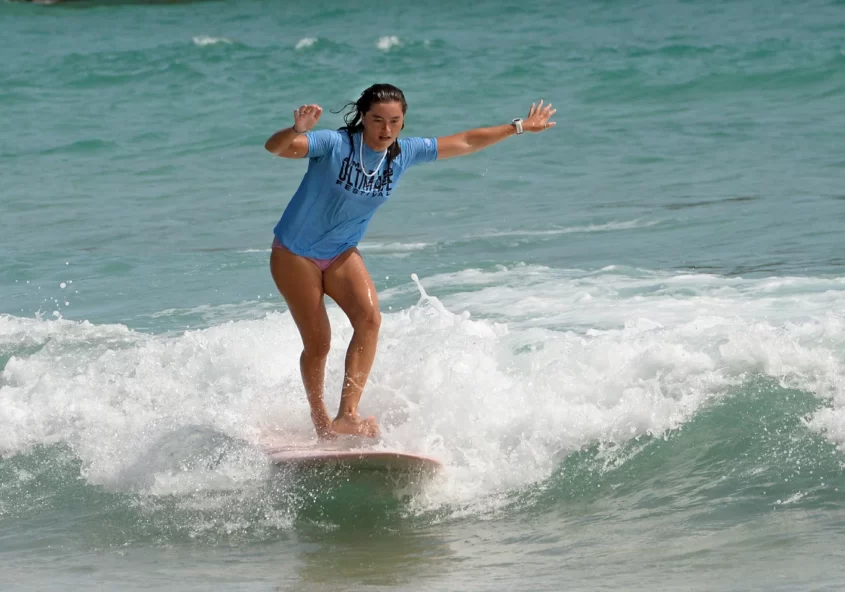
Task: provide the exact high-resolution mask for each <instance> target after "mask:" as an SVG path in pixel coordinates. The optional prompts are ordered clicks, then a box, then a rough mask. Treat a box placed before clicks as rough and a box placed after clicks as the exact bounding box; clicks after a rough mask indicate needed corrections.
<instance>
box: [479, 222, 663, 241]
mask: <svg viewBox="0 0 845 592" xmlns="http://www.w3.org/2000/svg"><path fill="white" fill-rule="evenodd" d="M657 224H660V220H640V219H636V220H626V221H622V222H608V223H606V224H587V225H584V226H568V227H565V228H549V229H545V230H505V231H500V232H490V233H485V234H482V235H480V236H481V237H482V238H520V237H525V238H528V237H537V236H558V235H562V234H579V233H592V232H612V231H615V230H632V229H635V228H649V227H651V226H656V225H657Z"/></svg>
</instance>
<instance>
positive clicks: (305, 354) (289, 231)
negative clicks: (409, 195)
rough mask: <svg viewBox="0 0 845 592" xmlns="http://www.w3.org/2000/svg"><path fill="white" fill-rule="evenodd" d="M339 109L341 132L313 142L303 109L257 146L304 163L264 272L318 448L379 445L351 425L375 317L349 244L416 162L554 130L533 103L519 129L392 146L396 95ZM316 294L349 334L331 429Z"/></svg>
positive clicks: (386, 90)
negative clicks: (289, 339)
mask: <svg viewBox="0 0 845 592" xmlns="http://www.w3.org/2000/svg"><path fill="white" fill-rule="evenodd" d="M348 106H349V107H351V109H350V110H349V112H347V114H346V116H345V118H344V119H345V121H346V127H345V128H341V129H340V130H338V131H332V130H320V131H316V132H312V131H311V129H312V128H313V127H314V126H315V125H316V124H317V122H318V121H319V120H320V115H321V114H322V113H323V110H322V108H321V107H320V106H319V105H303V106H302V107H300V108H299V109H296V110H295V111H294V112H293V118H294V122H293V126H291V127H288V128H285V129H283V130H280V131H278V132H276V133H275V134H273V135H272V136H271V137H270V139H268V140H267V142H266V144H265V145H264V147H265V148H266V149H267V150H268V151H270V152H272V153H273V154H275V155H277V156H282V157H284V158H304V157H306V156H307V157H308V158H309V163H308V170H307V172H306V173H305V177H304V178H303V180H302V183H301V184H300V186H299V189H297V191H296V193H295V194H294V196H293V198H292V199H291V201H290V203H289V204H288V206H287V208H286V209H285V211H284V213H283V214H282V217H281V220H279V223H278V224H277V225H276V228H275V229H274V234H275V240H274V241H273V248H272V249H271V255H270V272H271V273H272V275H273V280H274V281H275V282H276V286H277V287H278V289H279V292H280V293H281V294H282V297H283V298H284V299H285V302H287V305H288V308H289V309H290V313H291V316H292V317H293V320H294V322H295V323H296V326H297V328H298V329H299V333H300V336H301V337H302V344H303V350H302V355H301V356H300V358H299V366H300V371H301V372H302V382H303V384H304V386H305V392H306V394H307V396H308V403H309V404H310V406H311V420H312V421H313V422H314V427H315V428H316V430H317V435H318V436H319V437H320V438H330V437H333V436H334V435H335V434H359V435H364V436H372V437H375V436H377V435H378V431H379V428H378V424H377V423H376V420H375V418H373V417H368V418H366V419H362V418H361V417H360V416H359V415H358V402H359V401H360V400H361V394H362V392H363V389H364V385H365V384H366V382H367V378H368V376H369V374H370V369H371V368H372V365H373V360H374V359H375V355H376V344H377V341H378V332H379V326H380V324H381V315H380V313H379V306H378V296H377V295H376V289H375V286H374V285H373V280H372V278H370V274H369V272H368V271H367V268H366V267H365V266H364V260H363V259H362V258H361V253H360V252H359V251H358V249H357V244H358V242H359V241H360V240H361V237H362V236H363V235H364V231H365V230H366V228H367V224H368V223H369V221H370V218H372V215H373V213H374V212H375V210H376V209H377V208H378V207H379V206H380V205H381V204H383V203H384V202H385V201H387V199H388V197H389V196H390V194H391V192H392V191H393V189H394V188H395V187H396V183H397V182H398V181H399V177H400V176H401V175H402V173H403V172H404V171H405V170H406V169H407V168H409V167H410V166H412V165H414V164H417V163H420V162H429V161H432V160H436V159H444V158H452V157H454V156H463V155H464V154H470V153H471V152H476V151H477V150H481V149H482V148H486V147H487V146H491V145H493V144H495V143H496V142H499V141H501V140H504V139H505V138H507V137H508V136H512V135H515V134H521V133H522V132H523V131H529V132H541V131H543V130H546V129H548V128H550V127H553V126H554V125H555V123H554V122H553V121H549V118H550V117H551V116H552V115H554V113H555V109H552V106H551V104H549V105H546V106H543V101H540V103H539V105H531V109H530V110H529V111H528V117H527V118H526V119H525V120H522V119H514V120H513V122H511V123H509V124H503V125H499V126H494V127H486V128H478V129H472V130H469V131H465V132H461V133H459V134H455V135H452V136H445V137H442V138H402V139H399V132H400V130H401V129H402V128H403V127H404V126H405V113H406V111H407V110H408V104H407V103H406V102H405V95H404V94H402V91H401V90H399V89H398V88H396V87H395V86H392V85H390V84H375V85H373V86H371V87H370V88H368V89H367V90H365V91H364V92H363V93H361V97H360V98H359V99H358V101H357V102H355V103H350V104H349V105H348ZM324 294H328V296H329V297H330V298H332V300H334V301H335V302H336V303H337V304H338V306H340V308H341V310H343V312H344V313H345V314H346V316H347V317H349V321H350V322H351V323H352V328H353V334H352V340H351V341H350V343H349V348H348V349H347V351H346V371H345V375H344V381H343V389H342V391H341V395H340V409H339V410H338V413H337V416H335V418H334V419H332V418H331V417H330V416H329V413H328V410H327V409H326V404H325V402H324V401H323V381H324V378H325V371H326V358H327V357H328V354H329V344H330V341H331V327H330V326H329V318H328V315H327V314H326V307H325V304H324V302H323V295H324Z"/></svg>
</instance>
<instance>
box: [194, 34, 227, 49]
mask: <svg viewBox="0 0 845 592" xmlns="http://www.w3.org/2000/svg"><path fill="white" fill-rule="evenodd" d="M193 41H194V45H196V46H197V47H205V46H206V45H217V44H218V43H223V44H226V45H231V44H232V41H231V40H229V39H226V38H225V37H209V36H208V35H198V36H196V37H194V38H193Z"/></svg>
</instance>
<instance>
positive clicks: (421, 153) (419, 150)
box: [399, 138, 437, 168]
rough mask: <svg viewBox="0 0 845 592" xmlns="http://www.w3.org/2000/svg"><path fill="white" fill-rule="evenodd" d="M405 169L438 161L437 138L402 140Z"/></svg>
mask: <svg viewBox="0 0 845 592" xmlns="http://www.w3.org/2000/svg"><path fill="white" fill-rule="evenodd" d="M399 147H400V148H401V149H402V158H403V159H404V160H405V168H408V167H412V166H414V165H415V164H419V163H421V162H431V161H433V160H437V138H400V139H399Z"/></svg>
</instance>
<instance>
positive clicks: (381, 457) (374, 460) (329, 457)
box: [264, 438, 443, 475]
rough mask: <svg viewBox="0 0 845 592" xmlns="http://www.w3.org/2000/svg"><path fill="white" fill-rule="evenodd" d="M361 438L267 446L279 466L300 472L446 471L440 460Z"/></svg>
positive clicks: (274, 441)
mask: <svg viewBox="0 0 845 592" xmlns="http://www.w3.org/2000/svg"><path fill="white" fill-rule="evenodd" d="M361 443H362V439H361V438H353V439H342V438H339V439H338V440H335V441H328V442H317V443H308V444H292V443H289V442H285V441H284V440H283V439H282V440H280V439H278V438H275V439H272V440H269V441H265V442H264V452H265V453H266V454H267V456H268V458H269V459H270V461H271V462H272V463H273V464H275V465H279V466H283V467H290V468H296V469H305V468H343V469H350V470H354V471H375V472H385V473H412V474H420V475H433V474H435V473H437V472H438V471H439V470H440V469H442V468H443V465H442V463H441V462H440V461H439V460H437V459H436V458H433V457H430V456H424V455H420V454H413V453H410V452H403V451H399V450H386V449H380V448H375V447H372V446H365V445H362V444H361Z"/></svg>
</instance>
